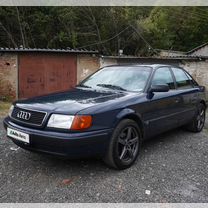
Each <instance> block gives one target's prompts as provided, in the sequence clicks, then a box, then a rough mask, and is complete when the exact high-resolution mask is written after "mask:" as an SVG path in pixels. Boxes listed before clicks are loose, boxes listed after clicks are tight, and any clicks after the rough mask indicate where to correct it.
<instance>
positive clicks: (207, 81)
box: [179, 60, 208, 90]
mask: <svg viewBox="0 0 208 208" xmlns="http://www.w3.org/2000/svg"><path fill="white" fill-rule="evenodd" d="M179 65H180V67H182V68H184V69H185V70H187V71H188V72H189V73H190V74H191V75H192V76H193V78H194V79H195V80H196V81H197V82H198V83H199V84H200V85H203V86H205V87H206V89H207V90H208V60H206V61H204V60H202V61H183V62H181V63H180V64H179Z"/></svg>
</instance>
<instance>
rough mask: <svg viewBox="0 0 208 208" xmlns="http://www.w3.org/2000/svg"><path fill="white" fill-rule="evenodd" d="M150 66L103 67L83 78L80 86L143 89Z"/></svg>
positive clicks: (129, 89) (130, 89)
mask: <svg viewBox="0 0 208 208" xmlns="http://www.w3.org/2000/svg"><path fill="white" fill-rule="evenodd" d="M150 72H151V68H150V67H146V66H136V67H135V66H134V67H133V66H130V67H129V66H128V67H125V66H113V67H105V68H103V69H101V70H99V71H98V72H96V73H95V74H93V75H92V76H90V77H88V78H87V79H85V80H84V81H83V82H82V83H81V84H80V86H83V87H90V88H99V87H102V88H109V89H114V90H127V91H135V92H138V91H143V90H144V88H145V85H146V82H147V79H148V77H149V75H150Z"/></svg>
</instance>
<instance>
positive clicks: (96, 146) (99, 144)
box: [4, 117, 112, 158]
mask: <svg viewBox="0 0 208 208" xmlns="http://www.w3.org/2000/svg"><path fill="white" fill-rule="evenodd" d="M4 127H5V129H7V127H9V128H12V129H15V130H18V131H21V132H23V133H27V134H29V135H30V144H26V143H24V142H21V141H18V140H16V139H13V138H10V139H11V140H12V141H13V142H14V143H15V144H16V145H18V146H20V147H22V148H24V149H27V150H31V151H37V152H43V153H49V154H54V155H60V156H68V157H71V158H81V157H89V156H104V154H105V153H106V150H107V148H108V144H109V141H110V138H111V134H112V129H107V130H99V131H91V132H80V133H62V132H53V131H45V130H38V129H32V128H27V127H23V126H20V125H17V124H15V123H13V122H12V121H11V120H10V118H9V117H7V118H5V119H4Z"/></svg>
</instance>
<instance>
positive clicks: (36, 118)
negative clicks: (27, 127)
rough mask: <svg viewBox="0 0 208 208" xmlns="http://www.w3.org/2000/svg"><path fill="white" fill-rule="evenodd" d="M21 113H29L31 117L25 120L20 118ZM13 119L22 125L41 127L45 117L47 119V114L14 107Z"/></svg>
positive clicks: (22, 117)
mask: <svg viewBox="0 0 208 208" xmlns="http://www.w3.org/2000/svg"><path fill="white" fill-rule="evenodd" d="M21 112H24V114H25V113H29V115H30V117H29V119H28V118H27V119H25V116H20V114H21ZM22 114H23V113H22ZM11 117H12V118H13V119H15V120H17V121H20V122H22V123H25V124H32V125H35V126H41V125H42V123H43V121H44V119H45V117H46V113H45V112H40V111H33V110H28V109H22V108H18V107H14V109H13V111H12V115H11Z"/></svg>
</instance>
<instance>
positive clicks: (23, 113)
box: [17, 111, 31, 121]
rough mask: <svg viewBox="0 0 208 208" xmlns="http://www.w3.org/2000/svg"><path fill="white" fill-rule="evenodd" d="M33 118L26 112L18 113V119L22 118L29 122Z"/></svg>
mask: <svg viewBox="0 0 208 208" xmlns="http://www.w3.org/2000/svg"><path fill="white" fill-rule="evenodd" d="M30 117H31V113H29V112H25V111H19V112H18V113H17V118H21V119H24V120H27V121H28V120H29V119H30Z"/></svg>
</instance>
